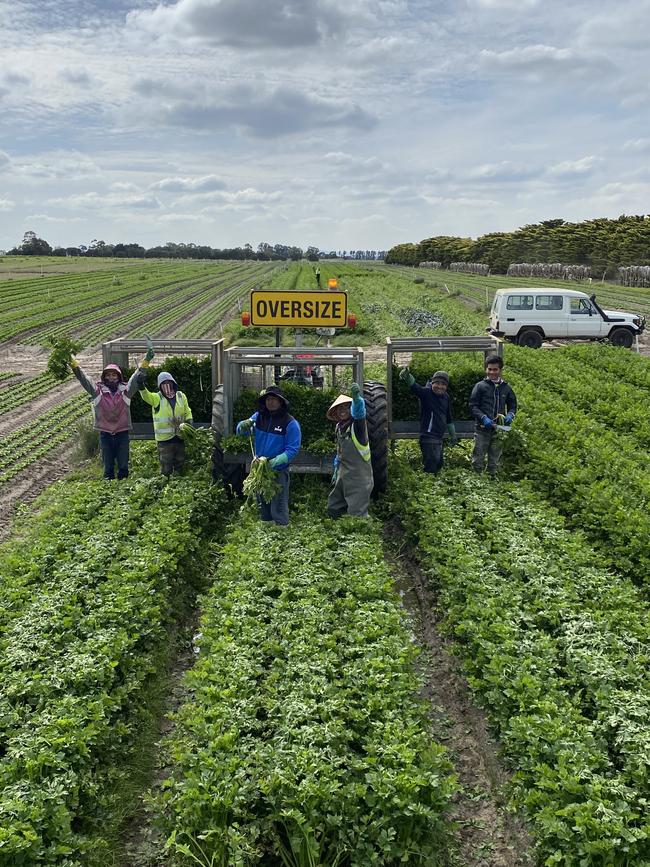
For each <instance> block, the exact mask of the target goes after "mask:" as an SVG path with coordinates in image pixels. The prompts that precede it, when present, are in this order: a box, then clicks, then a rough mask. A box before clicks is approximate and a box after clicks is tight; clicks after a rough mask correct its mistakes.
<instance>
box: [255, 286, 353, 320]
mask: <svg viewBox="0 0 650 867" xmlns="http://www.w3.org/2000/svg"><path fill="white" fill-rule="evenodd" d="M347 324H348V296H347V295H346V293H345V292H329V291H326V292H269V291H262V290H257V289H254V290H253V291H252V292H251V325H276V326H278V325H293V326H296V327H298V328H323V327H328V326H329V327H330V328H345V326H346V325H347Z"/></svg>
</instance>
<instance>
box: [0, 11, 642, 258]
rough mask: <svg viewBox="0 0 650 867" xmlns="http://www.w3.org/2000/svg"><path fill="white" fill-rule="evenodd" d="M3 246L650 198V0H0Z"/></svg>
mask: <svg viewBox="0 0 650 867" xmlns="http://www.w3.org/2000/svg"><path fill="white" fill-rule="evenodd" d="M0 20H2V51H1V54H0V130H1V136H0V249H8V248H10V247H12V246H14V245H15V244H17V243H20V241H21V240H22V236H23V233H24V232H25V231H26V230H30V229H31V230H34V231H35V232H36V233H37V234H38V235H40V236H41V237H43V238H45V239H46V240H48V241H49V242H50V243H51V244H52V245H53V246H54V245H64V246H66V245H78V244H89V243H90V242H91V241H92V240H93V239H94V238H96V239H102V240H104V241H106V242H107V243H117V242H120V241H137V242H139V243H141V244H143V245H144V246H152V245H154V244H158V243H165V242H166V241H179V242H180V241H184V242H196V243H207V244H210V245H212V246H215V247H226V246H232V245H237V246H238V245H243V244H245V243H250V244H252V245H253V247H256V246H257V245H258V243H260V242H263V241H264V242H268V243H270V244H275V243H286V244H296V245H299V246H301V247H306V246H307V245H310V244H312V245H314V246H318V247H320V248H321V249H326V250H330V249H333V250H342V249H386V248H388V247H391V246H392V245H394V244H397V243H402V242H405V241H418V240H421V239H422V238H425V237H429V236H431V235H440V234H450V235H462V236H470V237H477V236H478V235H481V234H483V233H485V232H490V231H502V230H510V229H514V228H517V227H518V226H521V225H524V224H526V223H533V222H538V221H539V220H543V219H550V218H555V217H563V218H564V219H567V220H582V219H588V218H591V217H599V216H601V217H617V216H619V215H620V214H622V213H627V214H642V213H645V212H648V211H650V207H648V203H649V202H650V165H649V159H650V122H649V118H650V75H649V74H648V70H649V69H650V50H649V44H650V41H649V40H648V23H649V22H650V0H629V2H627V0H618V2H617V3H616V4H614V3H611V2H607V3H605V2H604V0H562V2H559V0H177V2H165V3H158V2H157V0H0Z"/></svg>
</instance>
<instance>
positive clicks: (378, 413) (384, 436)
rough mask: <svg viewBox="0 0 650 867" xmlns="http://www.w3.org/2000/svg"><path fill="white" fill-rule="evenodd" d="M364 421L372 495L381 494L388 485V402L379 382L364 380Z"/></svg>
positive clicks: (384, 390) (383, 387) (384, 389)
mask: <svg viewBox="0 0 650 867" xmlns="http://www.w3.org/2000/svg"><path fill="white" fill-rule="evenodd" d="M363 396H364V399H365V401H366V422H367V423H368V441H369V443H370V454H371V461H372V474H373V477H374V480H375V486H374V488H373V490H372V495H373V497H375V498H376V497H377V496H378V494H383V493H384V491H385V490H386V488H387V486H388V404H387V402H386V386H385V385H384V384H383V383H381V382H374V381H369V382H364V384H363Z"/></svg>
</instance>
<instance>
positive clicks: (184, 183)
mask: <svg viewBox="0 0 650 867" xmlns="http://www.w3.org/2000/svg"><path fill="white" fill-rule="evenodd" d="M225 186H226V184H225V182H224V181H223V180H222V179H221V178H220V177H219V176H218V175H204V176H203V177H199V178H183V177H174V178H162V179H161V180H159V181H156V182H155V183H153V184H151V185H150V189H152V190H160V191H162V192H166V193H178V192H182V193H205V192H211V191H213V190H223V189H225Z"/></svg>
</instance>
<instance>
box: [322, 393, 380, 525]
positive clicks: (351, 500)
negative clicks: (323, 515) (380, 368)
mask: <svg viewBox="0 0 650 867" xmlns="http://www.w3.org/2000/svg"><path fill="white" fill-rule="evenodd" d="M351 394H352V397H348V396H347V394H340V395H339V396H338V397H337V398H336V400H335V401H334V403H333V404H332V405H331V406H330V408H329V409H328V410H327V417H328V419H329V420H330V421H334V422H336V457H335V458H334V475H333V476H332V481H333V483H334V487H333V488H332V490H331V491H330V493H329V496H328V498H327V514H328V515H329V516H330V517H331V518H340V517H342V516H343V515H351V516H354V517H358V518H367V517H368V505H369V503H370V494H371V493H372V488H373V477H372V464H371V462H370V444H369V441H368V426H367V424H366V402H365V401H364V399H363V398H362V397H361V389H360V388H359V386H358V385H357V383H356V382H353V383H352V388H351Z"/></svg>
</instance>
